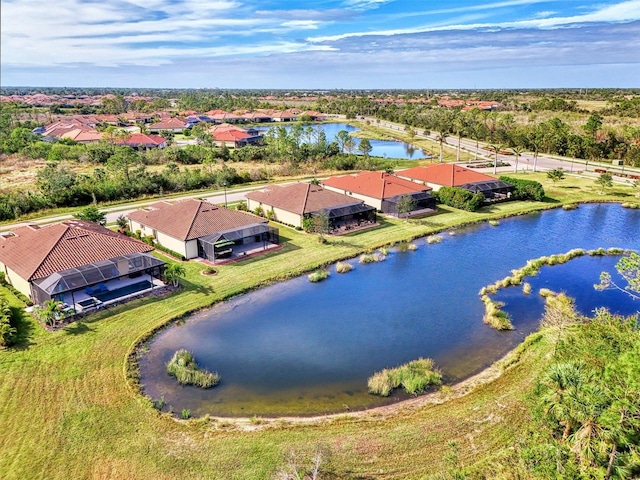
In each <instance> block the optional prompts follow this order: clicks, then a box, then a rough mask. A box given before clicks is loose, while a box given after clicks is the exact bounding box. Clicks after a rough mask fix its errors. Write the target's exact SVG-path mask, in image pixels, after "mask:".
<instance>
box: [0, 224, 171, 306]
mask: <svg viewBox="0 0 640 480" xmlns="http://www.w3.org/2000/svg"><path fill="white" fill-rule="evenodd" d="M152 250H153V247H151V246H149V245H147V244H145V243H143V242H140V241H139V240H136V239H133V238H130V237H127V236H126V235H122V234H120V233H117V232H113V231H111V230H109V229H107V228H105V227H102V226H100V225H97V224H95V223H92V222H85V221H80V220H67V221H64V222H61V223H55V224H52V225H47V226H44V227H39V226H37V225H28V226H24V227H19V228H16V229H14V230H13V231H11V232H7V233H4V234H3V235H0V269H1V270H2V271H3V272H4V273H5V275H6V278H7V281H8V282H9V283H11V284H12V285H13V286H14V287H15V288H17V289H18V290H19V291H20V292H22V293H23V294H25V295H27V296H28V297H30V298H31V300H32V301H33V302H34V303H38V304H42V303H44V302H46V301H47V300H49V299H52V298H55V299H60V300H62V299H64V300H65V301H68V303H70V304H71V305H74V304H75V303H76V301H78V300H79V299H81V298H86V297H87V295H86V292H85V291H87V290H88V289H90V288H92V287H94V286H95V285H103V286H104V285H108V284H109V282H111V283H118V281H122V280H123V279H128V278H129V277H132V278H135V277H139V276H141V275H142V274H146V275H150V276H151V277H157V276H161V275H162V271H163V267H164V262H162V261H160V260H158V259H156V258H155V257H153V256H151V255H150V254H149V252H151V251H152ZM106 289H107V290H108V287H106ZM74 296H75V300H73V298H74ZM115 298H116V297H114V298H112V299H111V300H113V299H115ZM70 299H71V301H69V300H70Z"/></svg>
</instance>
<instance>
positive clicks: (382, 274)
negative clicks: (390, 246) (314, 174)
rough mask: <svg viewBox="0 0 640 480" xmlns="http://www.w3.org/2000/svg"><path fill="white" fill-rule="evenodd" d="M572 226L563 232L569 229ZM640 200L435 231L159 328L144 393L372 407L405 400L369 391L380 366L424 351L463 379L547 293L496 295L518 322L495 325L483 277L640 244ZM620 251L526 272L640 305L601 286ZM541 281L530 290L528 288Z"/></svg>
mask: <svg viewBox="0 0 640 480" xmlns="http://www.w3.org/2000/svg"><path fill="white" fill-rule="evenodd" d="M567 232H571V234H570V235H568V234H567ZM638 232H640V210H631V209H624V208H621V207H620V206H619V205H604V204H589V205H582V206H580V208H578V209H577V210H575V211H564V210H562V209H557V210H553V211H547V212H543V213H539V214H530V215H525V216H520V217H515V218H511V219H505V220H502V221H501V223H500V225H499V226H497V227H493V226H490V225H488V224H486V223H484V224H479V225H475V226H470V227H466V228H462V229H457V230H455V232H453V233H455V235H450V234H448V233H443V234H441V236H442V241H441V242H440V243H438V244H431V245H428V244H427V242H426V241H425V240H424V239H421V240H418V241H416V242H415V243H416V244H417V245H418V249H417V250H416V251H407V252H392V253H391V254H390V255H389V256H388V257H387V259H386V260H385V261H384V262H380V263H376V264H368V265H361V264H358V263H357V260H352V261H351V263H352V264H353V265H354V267H355V268H354V270H353V271H351V272H349V273H347V274H343V275H340V274H337V273H335V271H333V270H332V273H331V276H330V277H329V278H328V279H327V280H325V281H324V282H321V283H319V284H311V283H310V282H309V281H308V280H307V278H306V277H300V278H297V279H294V280H291V281H288V282H284V283H280V284H277V285H273V286H270V287H267V288H264V289H261V290H259V291H256V292H254V293H251V294H248V295H244V296H242V297H239V298H237V299H235V300H233V301H230V302H226V303H224V304H221V305H219V306H217V307H215V308H212V309H210V310H208V311H205V312H202V313H199V314H197V315H195V316H193V317H191V318H189V319H188V320H187V321H186V322H184V323H183V324H180V325H176V326H171V327H170V328H168V329H166V330H164V331H163V332H161V333H160V334H159V335H158V336H157V337H156V338H154V339H153V340H152V341H151V343H150V345H149V351H148V353H146V354H145V355H144V356H143V357H142V359H141V362H140V368H141V375H142V378H141V383H142V384H143V385H144V391H145V394H146V395H148V396H149V397H151V398H154V399H157V398H160V397H164V400H165V402H166V403H167V404H168V405H171V406H172V407H173V410H174V411H177V412H179V411H180V410H181V409H183V408H187V409H189V410H191V413H192V414H193V415H203V414H206V413H209V414H212V415H220V416H246V417H249V416H252V415H258V416H281V415H311V414H321V413H330V412H344V411H347V410H358V409H366V408H370V407H374V406H378V405H384V404H388V403H391V402H397V401H399V400H402V399H403V398H406V397H405V396H404V395H403V394H393V395H392V396H391V397H389V398H386V399H385V398H380V397H376V396H373V395H370V394H368V393H367V378H368V377H369V376H370V375H371V374H373V373H374V372H375V371H378V370H381V369H383V368H386V367H393V366H396V365H399V364H402V363H405V362H407V361H409V360H412V359H415V358H418V357H420V356H422V357H431V358H434V359H435V361H436V363H437V365H438V366H439V367H440V368H441V369H442V371H443V373H444V377H445V378H444V379H445V381H446V382H448V383H450V382H456V381H459V380H462V379H464V378H466V377H469V376H471V375H473V374H475V373H477V372H479V371H481V370H482V369H484V368H485V367H487V366H488V365H490V364H492V363H493V362H494V361H495V360H497V359H498V358H500V357H501V356H503V355H504V354H505V353H507V352H508V351H509V350H511V349H512V348H513V347H514V346H516V345H517V344H518V343H520V342H521V341H522V340H523V338H524V337H525V336H526V335H527V334H529V333H530V332H532V331H534V330H535V329H536V328H537V327H538V321H539V318H540V316H541V312H542V303H541V301H540V299H539V298H538V296H537V295H534V294H532V295H531V296H529V297H525V296H524V295H522V294H521V289H519V288H512V289H507V290H504V291H503V292H501V293H500V296H499V297H498V299H503V300H505V301H506V302H507V306H506V308H505V309H506V310H507V311H508V312H509V313H511V314H512V316H513V319H512V320H513V323H514V325H515V327H516V329H515V330H514V331H511V332H498V331H495V330H493V329H491V328H489V327H488V326H486V325H485V324H483V323H482V316H483V305H482V302H481V301H480V298H479V297H478V291H479V290H480V288H481V287H482V286H485V285H487V284H490V283H493V282H494V281H495V280H497V279H501V278H503V277H505V276H507V275H508V274H509V273H510V270H511V269H514V268H519V267H521V266H523V265H524V264H525V263H526V261H527V260H528V259H530V258H536V257H540V256H542V255H550V254H553V253H563V252H567V251H568V250H570V249H572V248H586V249H592V248H598V247H623V248H630V249H635V250H638V249H640V235H638ZM616 261H617V259H616V257H604V258H600V257H587V258H581V259H578V260H573V261H571V262H570V263H568V264H566V265H563V266H556V267H544V268H543V270H542V272H541V274H540V276H539V277H537V278H535V279H531V280H528V281H530V283H531V284H532V285H533V286H534V288H535V289H538V288H540V287H547V288H552V289H554V290H563V291H566V292H567V293H568V294H569V295H571V296H575V297H577V300H578V307H579V309H581V310H582V311H583V312H584V313H589V312H590V311H591V310H592V309H593V308H595V306H598V305H602V304H606V305H608V306H610V307H612V309H614V310H619V311H620V312H621V313H630V312H635V311H637V310H638V309H640V302H635V303H634V302H633V301H632V300H630V298H629V297H628V296H627V295H625V294H623V293H620V292H614V291H607V292H597V291H595V290H594V289H593V284H594V283H597V282H598V277H599V273H600V271H602V270H608V271H612V270H613V268H614V265H615V262H616ZM534 291H537V290H534ZM180 348H186V349H188V350H191V351H192V352H193V354H194V355H195V358H196V360H197V361H198V363H199V364H200V365H201V366H203V367H204V368H207V369H210V370H216V371H218V372H219V373H220V374H221V375H222V382H221V383H220V385H219V386H217V387H215V388H213V389H210V390H201V389H198V388H195V387H183V386H180V385H178V384H177V382H175V380H174V379H173V378H171V377H169V375H168V374H167V373H166V368H165V365H166V362H168V360H169V359H170V357H171V356H172V355H173V353H174V352H175V351H176V350H178V349H180Z"/></svg>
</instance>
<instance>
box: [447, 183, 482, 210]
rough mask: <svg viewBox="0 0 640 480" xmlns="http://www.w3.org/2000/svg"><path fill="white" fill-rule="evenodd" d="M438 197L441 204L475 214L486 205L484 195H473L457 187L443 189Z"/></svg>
mask: <svg viewBox="0 0 640 480" xmlns="http://www.w3.org/2000/svg"><path fill="white" fill-rule="evenodd" d="M437 195H438V200H439V201H440V203H444V204H445V205H448V206H450V207H453V208H459V209H461V210H467V211H469V212H475V211H476V210H478V209H479V208H480V207H481V206H482V204H483V203H484V195H483V194H481V193H471V192H469V191H468V190H464V189H462V188H457V187H441V188H440V190H438V191H437Z"/></svg>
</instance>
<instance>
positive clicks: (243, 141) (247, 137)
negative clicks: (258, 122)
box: [207, 123, 262, 148]
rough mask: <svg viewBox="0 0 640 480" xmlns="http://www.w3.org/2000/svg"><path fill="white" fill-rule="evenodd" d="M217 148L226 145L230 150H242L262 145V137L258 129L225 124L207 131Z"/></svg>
mask: <svg viewBox="0 0 640 480" xmlns="http://www.w3.org/2000/svg"><path fill="white" fill-rule="evenodd" d="M207 131H208V132H209V133H210V134H211V136H212V137H213V140H214V142H215V143H216V145H217V146H219V147H221V146H223V145H225V146H226V147H229V148H240V147H245V146H247V145H260V144H262V136H261V135H260V134H259V133H258V131H257V130H256V129H253V128H252V129H244V128H241V127H238V126H236V125H230V124H228V123H223V124H222V125H214V126H212V127H211V128H209V130H207Z"/></svg>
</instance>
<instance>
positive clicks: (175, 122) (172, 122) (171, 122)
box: [148, 117, 187, 130]
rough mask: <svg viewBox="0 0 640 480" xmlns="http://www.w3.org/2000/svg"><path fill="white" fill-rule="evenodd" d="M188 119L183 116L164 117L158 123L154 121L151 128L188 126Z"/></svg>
mask: <svg viewBox="0 0 640 480" xmlns="http://www.w3.org/2000/svg"><path fill="white" fill-rule="evenodd" d="M186 127H187V121H186V120H185V119H183V118H178V117H169V118H163V119H162V120H161V121H159V122H157V123H153V124H151V125H149V127H148V128H149V129H151V130H172V129H175V128H186Z"/></svg>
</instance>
